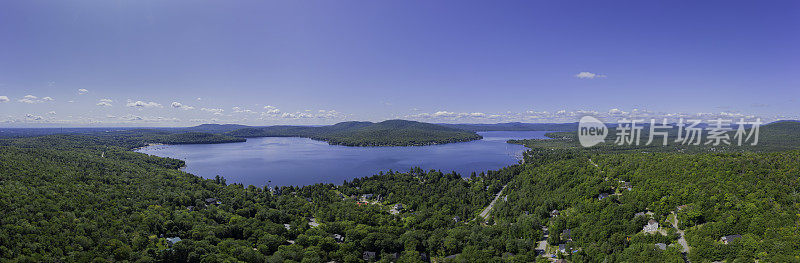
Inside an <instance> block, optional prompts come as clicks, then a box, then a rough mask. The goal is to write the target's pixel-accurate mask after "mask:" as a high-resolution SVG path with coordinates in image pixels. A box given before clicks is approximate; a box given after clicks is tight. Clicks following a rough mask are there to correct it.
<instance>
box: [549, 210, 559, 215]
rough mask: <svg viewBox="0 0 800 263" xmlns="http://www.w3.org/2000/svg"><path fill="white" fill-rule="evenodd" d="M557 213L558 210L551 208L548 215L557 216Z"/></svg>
mask: <svg viewBox="0 0 800 263" xmlns="http://www.w3.org/2000/svg"><path fill="white" fill-rule="evenodd" d="M559 214H560V213H559V212H558V210H555V209H553V211H550V217H557V216H558V215H559Z"/></svg>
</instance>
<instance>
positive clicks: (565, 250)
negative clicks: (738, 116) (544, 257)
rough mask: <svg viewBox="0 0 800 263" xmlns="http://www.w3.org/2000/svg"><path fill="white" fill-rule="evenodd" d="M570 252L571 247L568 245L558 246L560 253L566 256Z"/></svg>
mask: <svg viewBox="0 0 800 263" xmlns="http://www.w3.org/2000/svg"><path fill="white" fill-rule="evenodd" d="M568 251H569V247H568V246H567V244H566V243H563V244H558V252H561V253H563V254H566V253H567V252H568Z"/></svg>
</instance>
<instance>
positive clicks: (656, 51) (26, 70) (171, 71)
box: [0, 0, 800, 127]
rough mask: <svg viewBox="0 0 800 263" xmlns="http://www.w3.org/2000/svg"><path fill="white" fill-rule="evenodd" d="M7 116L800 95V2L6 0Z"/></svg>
mask: <svg viewBox="0 0 800 263" xmlns="http://www.w3.org/2000/svg"><path fill="white" fill-rule="evenodd" d="M0 43H2V44H0V50H2V51H0V126H2V127H30V126H188V125H197V124H200V123H212V122H216V123H243V124H251V125H271V124H327V123H335V122H339V121H344V120H371V121H380V120H385V119H392V118H403V119H413V120H420V121H427V122H455V123H466V122H476V123H495V122H506V121H523V122H559V121H576V120H577V118H578V116H580V115H583V114H593V115H598V116H600V117H608V118H612V117H620V116H694V115H696V114H701V115H702V116H706V117H708V116H729V117H737V118H738V117H740V116H757V117H761V118H764V119H767V120H775V119H785V118H790V119H796V118H798V109H800V100H798V99H800V81H799V80H798V73H800V62H798V61H800V51H798V48H797V47H798V46H800V2H798V1H662V2H655V1H462V0H457V1H456V0H452V1H235V2H233V1H13V0H12V1H2V2H0Z"/></svg>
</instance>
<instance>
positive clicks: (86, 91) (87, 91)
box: [78, 89, 89, 95]
mask: <svg viewBox="0 0 800 263" xmlns="http://www.w3.org/2000/svg"><path fill="white" fill-rule="evenodd" d="M86 93H89V90H87V89H78V95H83V94H86Z"/></svg>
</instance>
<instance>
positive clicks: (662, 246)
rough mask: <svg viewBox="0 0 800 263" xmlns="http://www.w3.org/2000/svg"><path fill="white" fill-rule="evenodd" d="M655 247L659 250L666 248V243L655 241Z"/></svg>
mask: <svg viewBox="0 0 800 263" xmlns="http://www.w3.org/2000/svg"><path fill="white" fill-rule="evenodd" d="M656 247H657V248H658V249H661V250H667V244H664V243H656Z"/></svg>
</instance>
